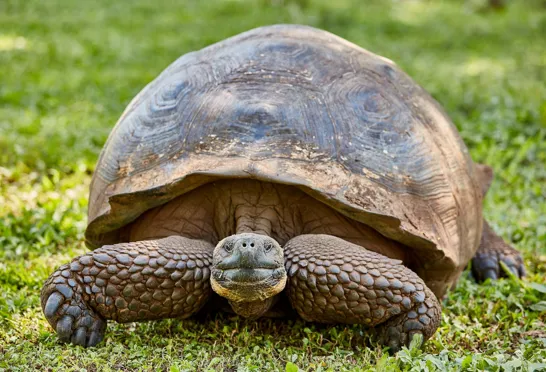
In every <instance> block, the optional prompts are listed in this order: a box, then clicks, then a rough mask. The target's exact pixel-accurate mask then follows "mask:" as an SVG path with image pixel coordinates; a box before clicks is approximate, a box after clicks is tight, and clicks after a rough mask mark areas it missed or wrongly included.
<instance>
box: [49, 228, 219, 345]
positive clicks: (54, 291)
mask: <svg viewBox="0 0 546 372" xmlns="http://www.w3.org/2000/svg"><path fill="white" fill-rule="evenodd" d="M213 249H214V246H213V245H212V244H210V243H208V242H205V241H202V240H193V239H187V238H183V237H180V236H171V237H168V238H165V239H160V240H148V241H140V242H132V243H121V244H115V245H110V246H104V247H102V248H100V249H97V250H95V251H93V252H90V253H88V254H86V255H83V256H80V257H77V258H75V259H74V260H72V262H71V263H69V264H67V265H63V266H61V267H60V268H59V269H58V270H57V271H56V272H54V273H53V274H52V275H51V276H50V277H49V278H48V279H47V281H46V282H45V284H44V287H43V288H42V294H41V303H42V309H43V311H44V314H45V316H46V318H47V320H48V321H49V324H51V326H52V327H53V328H54V329H55V330H56V331H57V333H58V335H59V338H60V339H61V340H62V341H66V342H68V341H70V342H72V343H73V344H77V345H82V346H94V345H96V344H97V343H99V342H100V341H101V340H102V338H103V337H104V331H105V329H106V320H107V319H112V320H115V321H117V322H120V323H124V322H132V321H140V320H152V319H161V318H174V317H182V318H185V317H188V316H190V315H191V314H193V313H195V312H197V311H198V310H199V309H200V308H201V307H202V306H203V305H204V304H205V302H206V301H207V300H208V298H209V297H210V294H211V289H210V284H209V278H210V269H209V266H210V264H211V262H212V251H213Z"/></svg>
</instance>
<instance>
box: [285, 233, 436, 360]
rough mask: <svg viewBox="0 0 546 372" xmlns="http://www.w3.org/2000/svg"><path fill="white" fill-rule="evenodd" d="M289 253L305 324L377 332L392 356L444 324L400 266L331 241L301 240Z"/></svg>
mask: <svg viewBox="0 0 546 372" xmlns="http://www.w3.org/2000/svg"><path fill="white" fill-rule="evenodd" d="M284 252H285V264H286V271H287V272H288V283H287V286H288V296H289V298H290V302H291V303H292V306H293V307H294V308H295V309H296V311H297V312H298V313H299V315H300V316H301V317H302V318H303V319H304V320H307V321H315V322H321V323H346V324H363V325H366V326H369V327H373V326H378V327H377V334H378V336H379V342H380V343H381V344H383V345H386V346H389V348H390V351H392V352H396V351H398V350H399V349H400V348H401V347H402V346H403V345H406V346H407V345H409V344H410V342H411V340H412V338H413V336H414V335H416V334H421V335H422V336H423V341H425V340H427V339H429V338H430V337H431V336H432V335H433V334H434V332H435V331H436V328H438V326H439V324H440V320H441V308H440V304H439V302H438V300H437V299H436V297H435V296H434V294H433V293H432V291H431V290H430V289H428V287H427V286H426V285H425V283H424V282H423V281H422V280H421V278H419V277H418V276H417V274H415V273H414V272H413V271H411V270H410V269H409V268H407V267H405V266H404V265H402V263H401V261H398V260H393V259H390V258H388V257H385V256H383V255H381V254H378V253H375V252H372V251H368V250H366V249H365V248H363V247H360V246H358V245H355V244H352V243H349V242H347V241H345V240H343V239H340V238H337V237H334V236H330V235H300V236H298V237H296V238H294V239H292V240H290V241H289V242H288V243H287V244H286V246H285V247H284Z"/></svg>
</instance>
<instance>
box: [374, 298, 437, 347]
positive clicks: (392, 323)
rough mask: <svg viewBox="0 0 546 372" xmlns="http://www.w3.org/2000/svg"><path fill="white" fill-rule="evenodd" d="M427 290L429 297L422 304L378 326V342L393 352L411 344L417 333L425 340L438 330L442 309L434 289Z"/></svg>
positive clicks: (422, 340)
mask: <svg viewBox="0 0 546 372" xmlns="http://www.w3.org/2000/svg"><path fill="white" fill-rule="evenodd" d="M427 289H428V288H427ZM425 292H426V296H427V298H426V299H425V301H423V302H422V303H421V304H419V305H417V306H415V307H414V308H413V309H412V310H411V311H409V312H407V313H404V314H401V315H398V316H396V317H393V318H391V319H389V320H388V321H386V322H385V323H383V324H381V325H379V326H378V330H377V334H378V342H379V343H380V344H382V345H385V346H388V347H389V351H390V352H391V353H395V352H397V351H399V350H400V349H401V348H402V346H409V345H410V344H411V342H412V341H413V339H414V337H415V336H417V335H421V336H422V338H421V342H424V341H425V340H427V339H429V338H430V337H431V336H432V335H433V334H434V332H435V331H436V328H437V327H438V325H439V323H440V319H441V309H440V306H439V304H438V302H437V301H436V298H435V297H434V294H433V293H432V291H430V290H428V291H425ZM431 296H432V297H431ZM419 346H421V345H419Z"/></svg>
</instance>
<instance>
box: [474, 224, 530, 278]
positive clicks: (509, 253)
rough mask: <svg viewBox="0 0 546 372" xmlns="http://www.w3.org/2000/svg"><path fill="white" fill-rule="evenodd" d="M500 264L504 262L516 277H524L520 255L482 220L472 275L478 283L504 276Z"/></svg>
mask: <svg viewBox="0 0 546 372" xmlns="http://www.w3.org/2000/svg"><path fill="white" fill-rule="evenodd" d="M501 262H504V263H505V264H506V266H508V268H509V269H510V271H511V272H513V273H514V274H515V275H516V276H518V277H522V276H524V275H525V267H524V265H523V258H522V257H521V253H520V252H518V251H517V250H516V249H515V248H514V247H512V246H510V245H508V244H507V243H506V242H505V241H504V240H503V239H502V238H501V237H500V236H498V235H497V234H496V233H495V232H494V231H493V229H492V228H491V226H489V224H488V223H487V221H485V220H484V221H483V233H482V239H481V242H480V246H479V248H478V251H477V252H476V255H475V256H474V258H473V259H472V275H473V276H474V278H475V279H476V280H477V281H479V282H481V281H484V280H486V279H498V278H500V277H503V276H506V274H505V272H504V271H503V270H502V268H501V265H500V263H501Z"/></svg>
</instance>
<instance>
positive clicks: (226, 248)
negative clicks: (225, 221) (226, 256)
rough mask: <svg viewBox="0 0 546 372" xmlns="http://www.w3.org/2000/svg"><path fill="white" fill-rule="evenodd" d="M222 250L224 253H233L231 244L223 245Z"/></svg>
mask: <svg viewBox="0 0 546 372" xmlns="http://www.w3.org/2000/svg"><path fill="white" fill-rule="evenodd" d="M224 249H225V250H226V252H228V253H231V252H232V251H233V244H232V243H227V244H225V245H224Z"/></svg>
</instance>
